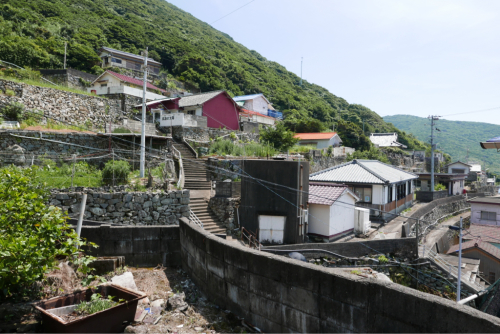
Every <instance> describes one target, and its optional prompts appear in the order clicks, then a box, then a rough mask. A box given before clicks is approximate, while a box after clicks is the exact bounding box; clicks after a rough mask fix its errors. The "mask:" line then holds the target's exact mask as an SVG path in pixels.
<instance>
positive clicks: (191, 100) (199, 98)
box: [179, 90, 224, 107]
mask: <svg viewBox="0 0 500 334" xmlns="http://www.w3.org/2000/svg"><path fill="white" fill-rule="evenodd" d="M222 92H224V91H223V90H218V91H215V92H207V93H200V94H194V95H189V96H183V97H181V99H180V101H179V107H191V106H197V105H201V104H203V103H205V102H207V101H208V100H211V99H213V98H214V97H216V96H217V95H219V94H221V93H222Z"/></svg>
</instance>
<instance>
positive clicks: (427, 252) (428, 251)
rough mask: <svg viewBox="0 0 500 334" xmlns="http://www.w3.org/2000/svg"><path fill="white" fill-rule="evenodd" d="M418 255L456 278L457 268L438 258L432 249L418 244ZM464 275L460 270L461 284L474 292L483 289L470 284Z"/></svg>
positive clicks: (477, 285)
mask: <svg viewBox="0 0 500 334" xmlns="http://www.w3.org/2000/svg"><path fill="white" fill-rule="evenodd" d="M420 248H421V249H422V251H420ZM419 253H422V257H423V258H425V257H427V258H428V259H430V260H432V261H433V262H434V263H435V264H436V265H437V266H438V267H441V269H442V270H443V271H445V272H446V271H447V272H448V273H449V274H450V275H451V276H453V277H454V278H458V268H456V267H455V266H453V265H451V264H449V263H448V262H447V261H446V260H445V259H443V258H442V257H440V256H439V254H438V253H436V252H435V251H433V250H432V249H429V248H426V247H425V245H423V244H420V247H419ZM465 275H466V272H464V271H463V270H462V274H461V279H460V280H461V281H462V283H464V284H465V285H467V286H468V287H469V288H471V289H473V290H474V291H475V292H478V291H481V290H484V287H483V286H482V285H479V284H476V282H471V281H470V280H469V279H468V277H466V276H465ZM476 275H477V274H476ZM470 276H472V273H470ZM470 276H469V277H470Z"/></svg>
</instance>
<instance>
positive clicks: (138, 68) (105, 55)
mask: <svg viewBox="0 0 500 334" xmlns="http://www.w3.org/2000/svg"><path fill="white" fill-rule="evenodd" d="M99 57H100V58H101V66H102V68H108V67H120V68H125V69H128V70H132V71H135V72H137V74H138V75H139V76H140V75H141V74H142V67H143V66H144V56H140V55H136V54H133V53H130V52H125V51H121V50H116V49H112V48H108V47H102V48H101V49H100V50H99ZM160 68H161V63H160V62H157V61H156V60H154V59H152V58H149V57H148V72H149V74H151V75H158V74H159V73H160Z"/></svg>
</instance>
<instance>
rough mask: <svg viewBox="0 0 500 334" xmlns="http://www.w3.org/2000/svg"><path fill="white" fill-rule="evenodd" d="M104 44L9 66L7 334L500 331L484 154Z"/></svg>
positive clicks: (2, 64) (493, 208) (4, 148)
mask: <svg viewBox="0 0 500 334" xmlns="http://www.w3.org/2000/svg"><path fill="white" fill-rule="evenodd" d="M94 51H95V53H96V55H97V58H98V59H94V60H93V62H92V64H87V65H85V66H83V65H82V66H81V67H79V69H74V68H69V67H68V68H66V66H65V65H64V66H63V67H61V68H59V67H57V66H55V67H54V68H53V67H50V66H47V67H35V68H31V67H28V66H26V65H25V64H20V63H19V64H15V63H13V62H10V61H7V60H3V59H0V173H2V176H1V177H0V207H1V209H0V236H1V238H0V239H1V242H0V246H1V247H0V277H1V281H2V282H1V283H0V288H1V289H0V291H2V292H1V294H0V296H1V298H0V319H1V320H0V331H1V332H126V333H147V332H167V331H168V332H178V333H201V332H203V333H206V332H209V331H210V332H211V333H214V332H259V333H261V332H286V331H294V332H347V331H349V332H354V331H355V332H437V331H439V332H459V331H477V332H491V331H497V332H498V330H500V319H499V317H500V289H499V283H498V282H499V281H500V230H499V229H500V218H499V217H500V196H498V193H499V186H498V185H497V184H498V182H497V179H496V174H495V173H492V172H491V171H489V170H487V169H486V168H485V166H484V163H482V162H480V161H473V160H472V159H471V160H470V161H469V160H464V161H460V160H457V161H452V160H451V157H450V155H449V154H447V153H449V152H442V151H440V150H437V149H436V147H435V145H434V144H432V143H431V145H429V144H428V143H423V142H420V141H418V140H417V139H415V138H414V137H413V136H412V135H410V134H407V133H403V132H402V131H400V130H397V129H396V128H394V127H393V126H392V125H391V126H392V127H391V126H389V125H386V124H383V125H377V124H370V125H367V127H366V128H367V131H365V128H364V121H363V124H362V126H358V125H357V123H356V122H357V121H352V116H353V114H352V113H349V112H345V113H343V114H342V113H339V117H338V118H336V119H335V120H334V121H332V122H331V123H327V122H323V123H324V124H328V127H327V126H325V125H324V124H323V123H321V122H319V123H314V122H315V119H314V117H312V116H311V119H302V120H301V117H302V116H300V115H298V114H294V111H293V110H292V108H287V109H285V107H284V104H283V103H282V101H277V100H276V98H275V95H270V94H269V93H268V91H264V90H263V91H256V90H255V89H252V90H248V91H245V90H242V91H241V92H240V93H242V94H238V95H237V94H235V90H234V89H233V90H229V89H214V90H208V89H203V84H202V82H201V81H200V82H196V80H194V79H191V80H181V78H180V76H178V77H173V76H169V75H166V74H165V72H164V69H165V68H166V67H167V66H166V64H164V63H162V61H160V59H158V57H154V58H152V57H149V55H148V51H147V50H144V51H142V52H136V53H133V52H129V51H130V48H127V49H123V50H121V49H118V48H114V47H111V46H109V44H103V45H99V47H98V48H96V49H95V50H94ZM152 54H153V55H154V54H155V53H152ZM146 64H147V65H146ZM90 65H92V66H90ZM75 67H76V66H75ZM228 75H229V73H228ZM184 79H185V78H184ZM301 85H302V83H301ZM318 103H319V102H318ZM339 110H340V109H339ZM295 111H297V110H295ZM297 115H298V116H297ZM342 115H344V117H345V119H342ZM349 118H351V120H349ZM374 119H376V118H374ZM316 121H317V119H316ZM382 122H383V121H382ZM374 123H375V122H374ZM380 124H382V123H380ZM299 130H303V131H299ZM432 139H434V138H432ZM487 139H488V138H484V142H481V143H477V145H478V146H479V145H481V147H482V149H498V147H497V146H498V141H499V140H498V138H493V139H490V140H487ZM101 297H102V299H100V298H101ZM108 297H109V298H108ZM114 297H118V298H115V299H116V300H114V299H113V298H114ZM96 300H97V302H96ZM106 303H108V304H109V305H108V306H104V307H103V308H102V309H99V310H98V311H95V313H94V312H89V311H88V310H85V307H88V308H91V307H94V306H95V305H97V304H106ZM82 305H83V307H82ZM85 305H87V306H85ZM96 307H97V306H96ZM451 313H452V314H453V316H454V320H453V321H450V320H449V318H448V316H446V315H448V314H451ZM423 318H426V319H427V318H428V319H432V321H424V322H423V321H421V320H422V319H423ZM455 318H456V319H455Z"/></svg>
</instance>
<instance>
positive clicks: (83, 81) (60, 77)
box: [39, 68, 98, 90]
mask: <svg viewBox="0 0 500 334" xmlns="http://www.w3.org/2000/svg"><path fill="white" fill-rule="evenodd" d="M39 71H40V74H42V76H43V77H44V78H46V79H47V80H50V81H52V82H53V83H55V84H58V85H64V86H68V87H72V88H79V89H82V90H87V87H88V84H90V83H91V82H92V81H94V80H95V79H97V78H98V75H95V74H90V73H85V72H82V71H78V70H74V69H72V68H68V69H66V70H39Z"/></svg>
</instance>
